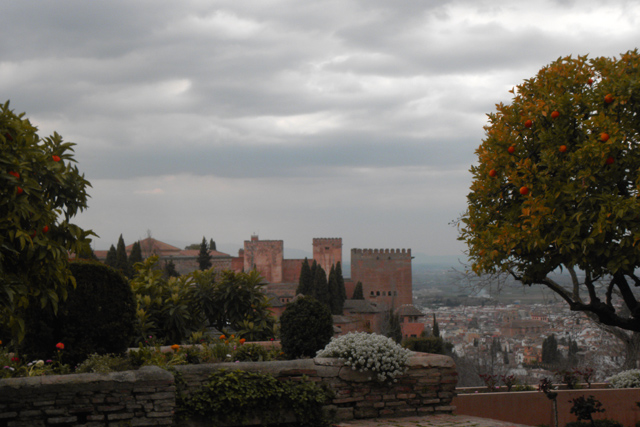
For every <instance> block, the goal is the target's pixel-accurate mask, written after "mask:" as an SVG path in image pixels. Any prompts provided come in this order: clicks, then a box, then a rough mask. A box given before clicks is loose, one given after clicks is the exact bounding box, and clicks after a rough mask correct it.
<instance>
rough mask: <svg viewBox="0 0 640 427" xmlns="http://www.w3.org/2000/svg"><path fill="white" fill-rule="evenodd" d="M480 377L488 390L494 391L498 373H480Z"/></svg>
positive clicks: (496, 386) (496, 385)
mask: <svg viewBox="0 0 640 427" xmlns="http://www.w3.org/2000/svg"><path fill="white" fill-rule="evenodd" d="M479 377H480V379H481V380H482V381H483V382H484V385H485V386H486V387H487V390H489V391H495V390H496V389H497V388H500V387H499V386H498V375H496V374H493V375H492V374H480V375H479Z"/></svg>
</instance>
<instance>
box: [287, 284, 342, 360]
mask: <svg viewBox="0 0 640 427" xmlns="http://www.w3.org/2000/svg"><path fill="white" fill-rule="evenodd" d="M332 336H333V318H332V317H331V312H330V311H329V308H328V307H327V306H325V305H324V304H322V303H320V302H319V301H318V300H317V299H315V298H313V297H310V296H304V297H300V298H298V299H296V300H295V301H293V302H291V303H289V304H287V308H286V309H285V310H284V312H283V313H282V316H281V317H280V343H281V345H282V351H284V352H285V354H286V355H287V356H288V357H289V358H292V359H295V358H298V357H305V356H306V357H314V356H315V355H316V353H317V352H318V350H322V349H323V348H324V347H325V346H326V345H327V344H328V343H329V341H331V337H332Z"/></svg>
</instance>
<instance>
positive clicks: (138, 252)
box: [129, 241, 142, 271]
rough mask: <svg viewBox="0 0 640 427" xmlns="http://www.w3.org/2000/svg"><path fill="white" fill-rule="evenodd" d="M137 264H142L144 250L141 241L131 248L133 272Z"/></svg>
mask: <svg viewBox="0 0 640 427" xmlns="http://www.w3.org/2000/svg"><path fill="white" fill-rule="evenodd" d="M137 262H142V248H141V247H140V241H137V242H135V243H134V244H133V246H132V247H131V254H130V255H129V264H130V265H131V270H132V271H134V270H135V269H134V268H133V266H134V265H135V264H136V263H137Z"/></svg>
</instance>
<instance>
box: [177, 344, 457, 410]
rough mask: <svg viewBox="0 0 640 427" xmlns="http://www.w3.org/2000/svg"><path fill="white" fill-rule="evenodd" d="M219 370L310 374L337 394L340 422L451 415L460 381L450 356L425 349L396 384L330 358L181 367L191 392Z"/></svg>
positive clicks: (334, 403)
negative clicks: (427, 352)
mask: <svg viewBox="0 0 640 427" xmlns="http://www.w3.org/2000/svg"><path fill="white" fill-rule="evenodd" d="M217 369H230V370H234V369H241V370H246V371H257V372H268V373H270V374H272V375H274V376H275V377H277V378H279V379H283V380H299V379H300V378H302V376H303V375H304V376H306V377H308V378H309V379H310V380H312V381H317V382H322V383H324V384H326V385H328V386H329V387H330V388H331V389H332V390H333V391H334V392H335V397H334V399H333V401H332V402H331V403H330V404H329V405H328V406H327V408H326V409H327V410H330V411H332V412H335V414H336V418H337V420H351V419H359V418H384V417H392V416H394V417H397V416H410V415H426V414H435V413H451V412H452V411H453V410H454V409H455V407H454V406H452V405H451V401H452V399H453V397H454V395H455V387H456V384H457V383H458V377H457V373H456V370H455V364H454V363H453V360H452V359H451V358H450V357H447V356H441V355H434V354H424V353H414V354H413V356H412V357H411V358H410V362H409V371H408V372H407V373H406V374H405V375H404V376H402V377H400V378H399V379H398V381H397V382H396V383H392V384H380V383H377V382H376V381H370V380H369V378H370V376H371V373H367V372H362V373H361V372H358V371H353V370H352V369H351V368H350V367H348V366H344V364H343V363H342V362H340V361H339V360H338V359H330V358H316V359H303V360H293V361H280V362H241V363H220V364H215V365H182V366H176V371H177V372H179V373H180V374H181V376H182V379H183V380H184V381H185V383H186V389H185V390H184V392H185V393H187V394H188V393H189V392H192V391H194V390H197V389H198V388H199V387H201V386H202V385H203V384H204V383H206V381H207V377H208V376H209V374H210V373H211V372H213V371H214V370H217Z"/></svg>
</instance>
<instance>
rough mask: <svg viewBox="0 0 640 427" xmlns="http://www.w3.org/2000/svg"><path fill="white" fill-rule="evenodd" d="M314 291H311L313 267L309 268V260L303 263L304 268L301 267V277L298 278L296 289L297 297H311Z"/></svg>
mask: <svg viewBox="0 0 640 427" xmlns="http://www.w3.org/2000/svg"><path fill="white" fill-rule="evenodd" d="M312 292H313V290H312V289H311V267H310V266H309V260H308V259H307V258H305V259H304V261H302V267H300V277H299V278H298V287H297V288H296V295H298V294H302V295H311V294H312Z"/></svg>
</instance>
